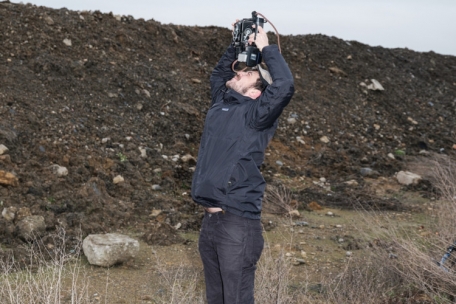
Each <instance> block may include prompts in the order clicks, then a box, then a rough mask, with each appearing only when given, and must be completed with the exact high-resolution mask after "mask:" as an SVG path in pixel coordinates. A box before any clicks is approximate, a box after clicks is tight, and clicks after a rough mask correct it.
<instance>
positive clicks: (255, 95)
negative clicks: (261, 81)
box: [246, 88, 261, 99]
mask: <svg viewBox="0 0 456 304" xmlns="http://www.w3.org/2000/svg"><path fill="white" fill-rule="evenodd" d="M246 95H247V96H249V97H250V98H252V99H257V98H258V97H260V95H261V91H260V90H258V89H255V88H250V89H249V90H248V91H247V94H246Z"/></svg>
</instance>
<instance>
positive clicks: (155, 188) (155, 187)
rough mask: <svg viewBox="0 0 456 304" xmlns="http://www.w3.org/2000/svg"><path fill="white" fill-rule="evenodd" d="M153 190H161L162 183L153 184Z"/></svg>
mask: <svg viewBox="0 0 456 304" xmlns="http://www.w3.org/2000/svg"><path fill="white" fill-rule="evenodd" d="M152 190H154V191H159V190H161V187H160V185H152Z"/></svg>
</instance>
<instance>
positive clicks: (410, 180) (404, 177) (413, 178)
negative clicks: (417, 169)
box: [396, 171, 421, 186]
mask: <svg viewBox="0 0 456 304" xmlns="http://www.w3.org/2000/svg"><path fill="white" fill-rule="evenodd" d="M396 179H397V181H398V182H399V184H401V185H406V186H408V185H412V184H413V185H416V184H418V182H419V181H420V180H421V176H420V175H418V174H415V173H412V172H409V171H400V172H398V173H397V175H396Z"/></svg>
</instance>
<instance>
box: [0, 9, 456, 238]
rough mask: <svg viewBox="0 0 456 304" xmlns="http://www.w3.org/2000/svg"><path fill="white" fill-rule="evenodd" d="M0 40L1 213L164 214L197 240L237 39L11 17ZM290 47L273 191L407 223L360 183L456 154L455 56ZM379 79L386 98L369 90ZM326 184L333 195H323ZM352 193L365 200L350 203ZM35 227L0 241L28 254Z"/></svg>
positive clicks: (23, 13) (89, 17)
mask: <svg viewBox="0 0 456 304" xmlns="http://www.w3.org/2000/svg"><path fill="white" fill-rule="evenodd" d="M246 13H248V12H246ZM240 17H242V16H240ZM0 25H1V28H2V31H1V33H0V40H1V44H0V70H1V73H0V145H1V144H3V145H5V146H6V147H7V148H8V151H7V152H5V153H4V154H3V155H0V173H2V174H3V175H5V176H6V175H7V176H8V178H6V179H5V181H3V182H2V183H1V184H0V202H1V205H2V209H3V208H9V207H15V208H16V209H18V210H21V212H22V216H24V215H28V214H32V215H42V216H43V217H44V218H45V223H46V230H47V231H53V230H54V229H55V227H56V226H59V225H60V226H63V227H65V228H66V229H67V231H68V233H70V234H71V233H72V232H74V230H76V229H77V228H79V227H81V228H82V230H83V233H84V234H87V233H91V232H107V231H112V230H113V229H115V228H120V227H125V228H129V227H131V228H133V229H139V230H144V229H149V228H147V227H148V225H149V224H150V223H149V222H150V217H149V214H150V213H151V212H152V210H154V209H157V210H162V211H163V213H162V214H161V218H160V220H161V221H167V222H168V223H170V224H171V225H173V226H174V225H177V224H179V223H180V225H182V226H181V229H197V228H198V223H199V217H200V213H198V214H197V213H196V211H198V210H199V209H198V208H197V206H196V205H195V204H194V203H192V201H191V198H190V197H189V195H188V193H189V190H190V186H191V176H192V167H194V165H195V160H194V159H195V158H196V156H197V150H198V143H199V137H200V135H201V131H202V126H203V121H204V118H205V113H206V111H207V109H208V104H209V101H210V94H209V76H210V74H211V71H212V68H213V67H214V65H215V64H216V62H217V61H218V59H219V57H220V56H221V54H222V53H223V52H224V50H225V48H226V47H227V45H228V44H229V42H230V39H231V33H230V31H229V30H228V29H225V28H218V27H188V26H176V25H165V24H161V23H159V22H156V21H154V20H149V21H145V20H142V19H138V20H135V19H134V18H132V17H131V16H122V17H119V16H113V15H112V14H103V13H100V12H98V11H96V12H75V11H69V10H67V9H59V10H54V9H49V8H45V7H37V6H34V5H30V4H27V5H22V4H11V3H8V2H2V3H0ZM266 26H267V25H266ZM277 26H278V27H279V29H280V25H277ZM303 32H305V29H303ZM269 34H270V41H271V43H274V42H275V41H276V38H275V36H274V34H273V33H272V32H271V33H269ZM280 41H281V48H282V53H283V55H284V57H285V59H286V61H287V62H288V63H289V66H290V68H291V70H292V72H293V75H294V76H295V86H296V94H295V96H294V97H293V100H292V102H291V104H290V105H289V107H287V108H286V110H285V112H284V113H283V115H282V117H281V118H280V126H279V129H278V131H277V133H276V136H275V138H274V139H273V141H272V143H271V145H270V148H269V149H268V151H267V152H268V155H267V158H266V160H265V164H264V166H263V168H262V169H263V173H264V175H265V178H266V179H267V181H269V182H271V183H274V182H281V181H286V180H293V181H294V183H293V187H294V188H293V189H292V190H293V193H294V194H293V195H294V196H295V199H296V200H298V201H299V203H300V204H302V205H301V206H304V205H305V204H307V203H309V202H311V201H313V200H317V201H318V202H319V203H320V204H322V205H325V204H329V205H330V204H338V206H349V205H350V201H352V200H356V199H358V200H362V201H364V202H366V203H371V204H375V205H377V206H380V207H385V208H394V205H395V203H397V202H394V201H393V202H384V201H382V200H381V199H378V198H374V197H371V196H369V191H368V189H366V188H365V183H364V178H365V177H364V176H363V174H362V173H363V172H365V171H362V170H361V169H363V168H369V169H372V170H373V171H374V172H376V175H375V176H374V177H379V176H380V177H382V176H383V177H391V176H392V175H393V174H394V173H395V172H397V171H399V170H401V169H403V168H405V164H406V158H407V157H413V156H416V155H419V153H420V152H421V153H422V151H427V152H430V153H446V154H451V153H453V154H454V150H452V147H453V145H454V144H455V143H456V133H455V125H456V119H455V114H456V57H454V56H443V55H439V54H436V53H433V52H429V53H418V52H414V51H411V50H407V49H386V48H382V47H371V46H368V45H365V44H362V43H359V42H356V41H344V40H341V39H338V38H335V37H328V36H323V35H298V36H282V37H281V39H280ZM372 79H375V80H377V81H378V82H379V83H380V84H381V85H382V86H383V88H384V90H383V91H380V90H371V89H369V88H368V86H369V85H372V82H373V81H372ZM390 153H392V154H393V155H395V159H393V158H391V157H389V156H388V154H390ZM184 156H186V157H184ZM58 166H61V167H65V168H67V170H68V174H67V175H65V174H62V175H60V176H59V175H58V174H56V172H57V171H58V169H59V168H60V167H58ZM118 175H120V176H122V177H123V179H124V181H123V182H120V183H114V181H113V179H114V177H116V176H118ZM321 177H324V178H326V180H327V182H328V183H331V185H332V188H331V190H332V195H331V196H328V195H327V194H326V192H325V191H323V190H321V191H320V190H319V189H320V188H318V187H314V184H313V183H312V182H309V181H312V180H316V181H318V180H319V179H320V178H321ZM348 180H357V181H358V186H357V187H355V188H351V189H346V187H345V186H343V185H344V184H343V182H345V181H348ZM20 208H22V209H20ZM21 212H18V214H17V216H16V218H15V219H14V220H12V221H8V220H7V219H5V218H3V217H2V218H1V219H0V241H1V242H3V243H10V244H14V243H15V242H16V241H18V240H17V227H16V224H17V222H18V221H19V220H20V214H21ZM195 214H196V215H195Z"/></svg>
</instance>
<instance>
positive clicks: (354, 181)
mask: <svg viewBox="0 0 456 304" xmlns="http://www.w3.org/2000/svg"><path fill="white" fill-rule="evenodd" d="M344 184H346V185H347V186H353V187H356V186H358V182H357V181H356V180H354V179H352V180H349V181H346V182H344Z"/></svg>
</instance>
